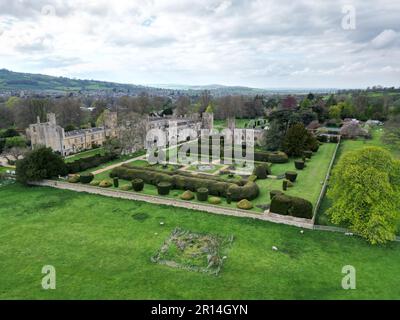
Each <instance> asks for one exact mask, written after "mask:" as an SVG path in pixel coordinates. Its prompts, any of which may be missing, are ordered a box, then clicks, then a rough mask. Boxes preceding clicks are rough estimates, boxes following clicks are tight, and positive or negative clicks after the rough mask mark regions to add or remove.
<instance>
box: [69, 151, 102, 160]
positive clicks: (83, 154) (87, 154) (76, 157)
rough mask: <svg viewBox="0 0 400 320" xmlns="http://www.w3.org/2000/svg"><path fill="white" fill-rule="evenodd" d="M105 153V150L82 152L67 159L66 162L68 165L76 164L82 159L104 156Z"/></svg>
mask: <svg viewBox="0 0 400 320" xmlns="http://www.w3.org/2000/svg"><path fill="white" fill-rule="evenodd" d="M103 153H104V149H103V148H97V149H92V150H88V151H84V152H80V153H77V154H75V155H73V156H71V157H68V158H65V162H66V163H69V162H74V161H75V160H79V159H82V158H88V157H92V156H95V155H96V154H103Z"/></svg>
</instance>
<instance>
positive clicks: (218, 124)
mask: <svg viewBox="0 0 400 320" xmlns="http://www.w3.org/2000/svg"><path fill="white" fill-rule="evenodd" d="M249 121H250V120H249V119H236V128H238V129H244V128H245V125H246V124H247V123H248V122H249ZM227 127H228V123H227V120H214V128H215V129H224V128H227Z"/></svg>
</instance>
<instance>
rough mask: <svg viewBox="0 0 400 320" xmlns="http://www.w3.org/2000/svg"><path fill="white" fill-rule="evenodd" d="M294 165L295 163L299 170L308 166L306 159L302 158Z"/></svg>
mask: <svg viewBox="0 0 400 320" xmlns="http://www.w3.org/2000/svg"><path fill="white" fill-rule="evenodd" d="M294 165H295V167H296V169H297V170H303V169H304V167H305V166H306V164H305V163H304V161H302V160H296V161H295V162H294Z"/></svg>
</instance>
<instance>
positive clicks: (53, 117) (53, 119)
mask: <svg viewBox="0 0 400 320" xmlns="http://www.w3.org/2000/svg"><path fill="white" fill-rule="evenodd" d="M47 122H48V123H50V125H53V126H55V125H57V121H56V115H55V114H54V113H48V114H47Z"/></svg>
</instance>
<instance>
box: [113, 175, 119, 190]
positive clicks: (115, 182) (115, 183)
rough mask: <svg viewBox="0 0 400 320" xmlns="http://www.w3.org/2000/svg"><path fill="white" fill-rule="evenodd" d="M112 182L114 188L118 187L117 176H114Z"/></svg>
mask: <svg viewBox="0 0 400 320" xmlns="http://www.w3.org/2000/svg"><path fill="white" fill-rule="evenodd" d="M113 183H114V187H115V188H118V187H119V180H118V178H117V177H115V178H114V179H113Z"/></svg>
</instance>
